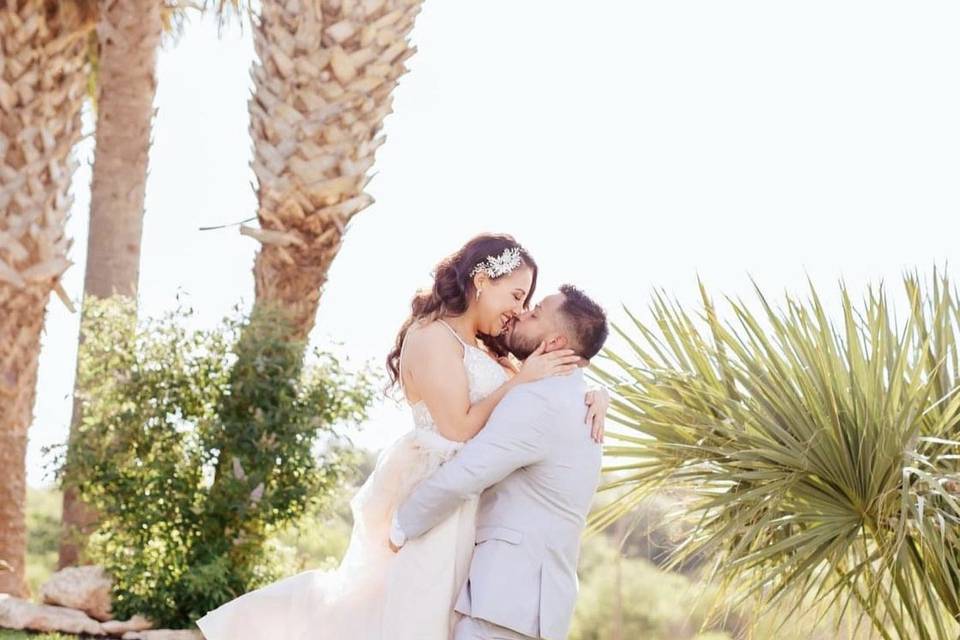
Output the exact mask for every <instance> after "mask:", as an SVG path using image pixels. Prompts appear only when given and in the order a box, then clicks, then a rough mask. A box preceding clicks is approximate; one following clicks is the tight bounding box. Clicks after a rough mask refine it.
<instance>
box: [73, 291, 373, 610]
mask: <svg viewBox="0 0 960 640" xmlns="http://www.w3.org/2000/svg"><path fill="white" fill-rule="evenodd" d="M85 304H87V305H88V306H87V310H86V314H85V322H84V327H83V329H82V335H83V340H82V343H81V348H80V356H79V369H78V382H79V385H78V387H79V389H81V390H82V395H81V396H80V398H79V399H80V401H81V402H82V423H81V426H80V427H79V429H78V431H77V433H76V434H75V437H74V438H73V440H72V441H71V442H70V448H69V450H68V455H67V461H66V464H65V465H64V469H63V471H64V472H65V473H66V477H68V478H74V479H75V481H76V482H77V485H78V487H79V489H80V492H81V495H82V497H83V499H84V500H85V501H86V502H88V503H89V504H91V505H93V506H94V507H95V508H96V509H97V511H98V512H99V514H100V519H99V522H98V528H97V530H96V532H95V533H94V535H92V536H91V537H90V539H89V543H88V547H87V550H86V551H87V556H88V558H89V559H90V560H92V561H94V562H97V563H99V564H102V565H103V566H104V567H105V568H106V569H107V570H108V571H109V572H110V573H111V574H112V575H113V576H114V578H115V580H116V587H115V592H114V608H115V611H116V613H117V614H118V615H119V616H121V617H125V616H129V615H132V614H134V613H142V614H145V615H147V616H148V617H150V618H152V619H153V620H154V621H155V622H157V623H158V624H159V625H162V626H166V627H186V626H189V625H190V624H192V623H193V622H194V621H195V620H196V619H197V618H198V617H200V616H201V615H203V614H204V613H205V612H207V611H209V610H211V609H213V608H215V607H217V606H219V605H220V604H222V603H223V602H225V601H227V600H230V599H232V598H234V597H236V596H238V595H240V594H242V593H245V592H246V591H249V590H251V589H253V588H256V587H258V586H261V585H262V584H264V583H266V582H269V581H271V580H274V579H276V578H278V577H280V575H279V574H280V573H281V572H282V567H283V566H285V565H284V563H283V562H280V561H279V559H278V557H277V554H278V553H280V551H281V549H279V548H278V547H277V546H276V545H268V544H266V541H267V540H268V539H269V538H270V537H271V535H272V534H273V533H274V532H276V531H277V530H279V529H282V528H283V527H285V526H286V525H288V524H289V523H291V522H294V521H296V520H297V519H298V518H300V517H301V516H302V515H303V514H304V513H305V512H306V511H307V510H308V509H311V508H316V507H318V506H322V505H323V504H324V502H325V500H326V496H327V495H328V494H329V493H330V492H331V491H332V490H333V489H334V488H335V487H336V486H337V484H338V482H339V481H340V479H341V477H342V475H343V474H344V473H345V471H347V469H348V462H349V456H345V455H344V452H345V451H346V450H345V449H344V448H343V447H339V446H336V445H337V444H338V443H341V442H342V441H343V433H342V431H341V430H340V425H342V424H344V423H350V422H352V423H355V422H358V421H360V420H362V419H364V417H365V414H366V409H367V407H368V406H369V404H370V402H371V400H372V398H373V394H374V391H375V388H376V385H377V382H378V381H377V380H376V378H375V377H374V376H372V374H371V373H370V372H369V370H364V371H362V372H360V373H349V372H348V371H347V370H346V369H345V367H344V365H343V364H342V363H341V362H340V361H339V360H338V359H337V358H335V357H334V356H333V355H331V354H329V353H324V352H321V351H319V350H316V349H315V350H312V351H311V356H312V359H311V360H310V362H309V363H307V362H306V358H305V356H304V345H303V343H302V342H299V341H292V340H290V339H289V338H288V336H289V335H291V331H290V327H289V325H287V324H286V322H285V321H284V319H283V316H282V315H280V314H278V313H275V312H266V311H264V312H260V313H259V315H257V316H256V317H253V318H250V319H248V320H244V321H240V320H233V319H225V321H224V323H223V326H222V327H219V328H217V329H215V330H212V331H211V330H190V331H188V330H187V329H186V328H185V325H186V321H187V320H188V318H189V316H190V315H191V314H192V310H184V309H182V308H181V309H177V310H176V311H175V312H172V313H169V314H167V315H165V316H164V317H162V318H160V319H159V320H148V321H145V322H143V323H141V324H140V325H138V323H137V321H136V315H135V309H134V306H133V304H132V303H131V302H130V301H129V300H126V299H124V298H113V299H108V300H97V299H94V298H89V299H88V301H87V302H85ZM281 555H282V554H281Z"/></svg>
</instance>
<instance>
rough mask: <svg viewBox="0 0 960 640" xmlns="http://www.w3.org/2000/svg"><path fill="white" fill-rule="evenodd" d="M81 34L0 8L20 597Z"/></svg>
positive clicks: (42, 17) (62, 247) (1, 371)
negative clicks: (31, 433)
mask: <svg viewBox="0 0 960 640" xmlns="http://www.w3.org/2000/svg"><path fill="white" fill-rule="evenodd" d="M86 37H87V27H86V23H85V21H84V19H83V15H82V14H81V12H80V11H79V10H78V8H77V7H76V6H74V4H73V3H70V2H60V3H50V2H42V1H40V0H7V1H0V48H2V52H3V53H2V55H0V560H2V561H3V562H4V563H5V564H6V566H7V567H6V570H5V569H4V568H2V565H0V592H5V593H12V594H15V595H24V594H26V592H27V586H26V583H25V581H24V566H25V563H26V538H27V536H26V524H25V520H24V507H25V502H26V469H25V456H26V448H27V429H28V427H29V425H30V422H31V421H32V415H33V403H34V399H35V394H36V382H37V361H38V357H39V354H40V332H41V330H42V328H43V322H44V317H45V314H46V307H47V300H48V299H49V298H50V292H51V291H56V292H57V293H58V295H60V296H61V298H62V299H63V300H64V302H65V303H66V304H68V306H70V303H69V300H68V298H67V297H66V295H65V293H64V292H63V289H62V288H61V287H60V278H61V276H62V274H63V273H64V271H66V269H67V268H68V267H69V265H70V262H69V261H68V260H67V252H68V250H69V248H70V244H71V241H70V240H69V239H68V238H67V237H66V236H65V234H64V228H65V222H66V217H67V213H68V211H69V208H70V204H71V198H70V197H69V193H68V192H69V187H70V179H71V177H72V176H73V172H74V169H75V167H76V161H75V160H74V158H73V155H72V149H73V147H74V145H75V144H76V142H77V141H78V140H79V138H80V108H81V106H82V104H83V100H84V90H85V82H86V72H85V49H86Z"/></svg>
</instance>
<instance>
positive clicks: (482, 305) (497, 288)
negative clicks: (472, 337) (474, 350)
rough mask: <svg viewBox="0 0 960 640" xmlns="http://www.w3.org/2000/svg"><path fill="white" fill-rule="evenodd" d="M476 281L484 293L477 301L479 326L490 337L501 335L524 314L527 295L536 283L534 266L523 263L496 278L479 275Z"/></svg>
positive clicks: (475, 302)
mask: <svg viewBox="0 0 960 640" xmlns="http://www.w3.org/2000/svg"><path fill="white" fill-rule="evenodd" d="M474 284H475V285H476V286H477V287H478V289H479V290H480V292H481V293H480V297H479V298H478V299H476V300H475V301H474V304H475V305H476V308H477V319H478V322H477V329H478V330H479V331H480V332H481V333H485V334H487V335H489V336H498V335H500V334H501V333H502V332H503V329H504V327H505V326H506V325H507V324H509V323H510V322H511V321H512V320H513V319H514V318H516V317H518V316H519V315H520V314H521V313H523V310H524V304H525V302H526V300H527V294H529V292H530V287H531V286H533V269H531V268H530V267H527V266H523V267H520V268H519V269H517V270H516V271H514V272H513V273H511V274H508V275H505V276H503V277H501V278H497V279H496V280H490V279H489V278H487V277H486V276H478V280H477V281H475V282H474Z"/></svg>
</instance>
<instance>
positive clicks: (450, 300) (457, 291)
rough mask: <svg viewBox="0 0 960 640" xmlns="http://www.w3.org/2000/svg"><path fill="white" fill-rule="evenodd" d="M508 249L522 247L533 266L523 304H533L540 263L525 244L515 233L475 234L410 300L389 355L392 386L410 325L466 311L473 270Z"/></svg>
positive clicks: (488, 340)
mask: <svg viewBox="0 0 960 640" xmlns="http://www.w3.org/2000/svg"><path fill="white" fill-rule="evenodd" d="M507 249H518V250H519V251H520V257H521V259H522V260H523V264H524V265H525V266H527V267H529V268H531V269H533V281H532V284H531V285H530V291H528V292H527V297H526V299H525V300H524V301H523V306H524V308H526V307H527V306H528V305H529V304H530V300H531V299H533V292H534V290H535V289H536V288H537V263H536V262H534V260H533V258H532V257H531V256H530V254H529V253H527V250H526V249H524V248H523V247H521V246H520V244H519V243H518V242H517V241H516V240H515V239H514V238H513V236H510V235H507V234H482V235H479V236H476V237H474V238H473V239H471V240H470V241H469V242H467V244H465V245H463V247H461V248H460V249H459V250H458V251H456V252H455V253H452V254H450V255H449V256H447V257H446V258H444V259H443V260H441V261H440V264H438V265H437V266H436V267H435V268H434V271H433V287H431V288H430V289H421V290H420V291H418V292H417V294H416V295H415V296H414V297H413V301H412V302H411V303H410V317H409V318H407V320H406V321H405V322H404V323H403V326H402V327H400V332H399V333H398V334H397V340H396V342H395V343H394V345H393V350H392V351H390V353H389V354H387V372H388V374H389V376H390V385H389V386H391V387H392V386H394V385H396V384H397V382H398V381H399V378H400V346H401V345H402V344H403V339H404V337H405V336H406V335H407V330H408V329H409V328H410V325H412V324H413V323H414V322H418V321H420V320H423V319H429V320H431V321H432V320H437V319H439V318H445V317H449V316H459V315H462V314H463V313H465V312H466V310H467V308H468V307H469V306H470V301H471V300H472V299H473V297H474V295H475V291H476V288H475V287H474V284H473V277H472V276H471V275H470V274H471V272H472V271H473V270H474V268H475V267H476V266H477V265H478V264H480V263H481V262H483V261H485V260H486V259H487V258H489V257H490V256H499V255H501V254H502V253H503V252H504V251H506V250H507ZM505 275H506V274H505ZM501 277H503V276H497V277H495V278H492V279H493V280H497V279H499V278H501ZM479 337H480V339H481V340H482V341H483V343H484V344H485V345H487V347H488V348H489V349H490V350H491V351H493V352H494V353H495V354H496V355H504V354H505V352H504V351H503V348H502V347H501V346H500V345H499V344H498V342H497V341H496V340H495V339H494V338H493V337H492V336H487V335H484V334H479Z"/></svg>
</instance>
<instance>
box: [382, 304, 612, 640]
mask: <svg viewBox="0 0 960 640" xmlns="http://www.w3.org/2000/svg"><path fill="white" fill-rule="evenodd" d="M607 331H608V330H607V321H606V315H605V313H604V311H603V309H601V308H600V306H599V305H597V304H596V303H595V302H593V301H592V300H590V298H588V297H587V296H586V295H584V294H583V292H581V291H580V290H579V289H577V288H575V287H572V286H570V285H564V286H563V287H561V288H560V292H559V293H556V294H554V295H550V296H547V297H546V298H544V299H543V301H542V302H541V303H540V304H538V305H537V306H536V308H534V309H533V310H532V311H528V312H526V313H524V314H523V315H522V316H520V317H519V318H518V319H517V320H516V321H515V322H514V324H513V326H512V327H510V328H509V330H508V331H507V333H506V334H505V335H504V344H505V346H506V347H507V348H508V349H509V350H510V352H511V353H513V354H514V355H515V356H517V357H518V358H520V359H521V360H522V359H524V358H526V357H527V356H529V355H530V354H531V353H533V351H534V350H536V348H537V346H538V345H539V344H540V342H541V341H544V342H546V345H547V346H546V350H547V351H554V350H556V349H565V348H569V349H574V350H575V351H576V352H577V353H578V354H579V355H580V356H581V358H582V359H583V365H585V364H587V361H589V359H590V358H592V357H593V356H594V355H596V354H597V353H598V352H599V351H600V348H601V347H602V346H603V343H604V341H605V340H606V337H607ZM586 390H587V389H586V384H585V382H584V379H583V370H582V368H581V369H577V370H576V371H574V372H573V373H571V374H569V375H565V376H554V377H549V378H544V379H542V380H538V381H537V382H531V383H529V384H524V385H520V386H518V387H516V388H515V389H513V390H512V391H510V392H509V393H508V394H507V395H506V396H505V397H504V398H503V400H502V401H501V402H500V404H499V405H498V406H497V408H496V409H495V410H494V412H493V414H492V415H491V416H490V420H489V421H488V422H487V424H486V426H485V427H484V428H483V429H482V430H481V431H480V433H478V434H477V435H476V436H475V437H474V438H473V439H472V440H470V441H469V442H468V443H467V444H466V445H464V447H463V449H461V450H460V453H459V454H458V455H457V456H456V457H455V458H453V459H452V460H450V461H449V462H447V463H446V464H444V465H443V466H442V467H441V468H440V469H438V470H437V471H436V472H435V473H434V474H433V475H432V476H430V477H429V478H427V479H426V480H424V481H423V482H422V483H421V484H420V485H419V486H418V487H417V489H416V490H415V491H414V492H413V493H412V494H411V495H410V497H409V498H407V500H406V501H404V502H403V504H401V505H400V508H399V510H398V512H397V515H396V517H395V518H394V522H393V528H392V530H391V535H390V542H391V544H392V545H393V547H394V548H395V549H396V548H399V547H400V546H402V545H403V544H404V542H405V541H406V540H408V539H411V538H415V537H417V536H420V535H422V534H423V533H425V532H426V531H429V530H430V529H431V528H432V527H433V526H435V525H437V524H438V523H440V522H441V521H442V520H443V519H444V518H445V517H446V516H447V515H449V514H450V513H451V512H452V511H453V510H454V509H455V508H456V507H457V506H458V505H459V504H460V503H461V501H462V500H464V499H466V498H468V497H470V496H471V495H476V494H479V493H480V492H483V493H482V495H481V496H480V503H479V511H478V513H477V535H476V547H475V549H474V553H473V560H472V561H471V564H470V572H469V577H468V579H467V582H466V584H465V585H464V586H463V589H462V591H461V592H460V596H459V598H458V599H457V603H456V610H457V611H459V612H460V613H462V614H464V617H463V618H461V619H460V621H459V623H458V624H457V627H456V630H455V632H454V639H455V640H521V639H524V640H525V639H529V638H545V639H547V640H561V639H562V638H565V637H566V636H567V632H568V630H569V628H570V619H571V617H572V615H573V608H574V604H575V601H576V595H577V589H578V582H577V559H578V557H579V554H580V535H581V533H582V532H583V528H584V523H585V521H586V516H587V513H588V512H589V510H590V504H591V501H592V499H593V494H594V492H595V490H596V487H597V483H598V481H599V478H600V447H599V445H598V444H597V443H596V442H594V441H593V439H591V437H590V430H589V428H587V427H586V425H585V424H584V418H585V415H586V407H585V405H584V402H583V397H584V394H585V393H586Z"/></svg>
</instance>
